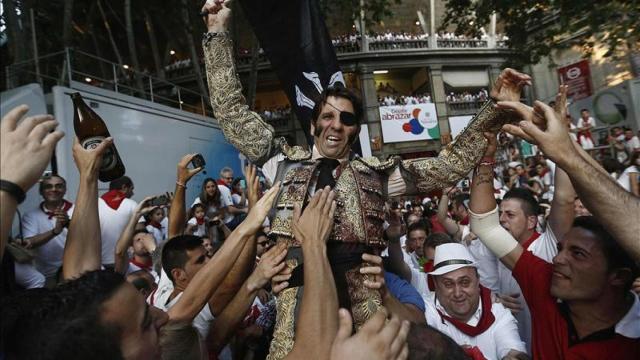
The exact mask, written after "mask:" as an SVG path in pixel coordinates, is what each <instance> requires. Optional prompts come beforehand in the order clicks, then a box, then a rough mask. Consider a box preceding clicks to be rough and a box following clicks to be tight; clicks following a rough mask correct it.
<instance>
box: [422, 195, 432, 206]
mask: <svg viewBox="0 0 640 360" xmlns="http://www.w3.org/2000/svg"><path fill="white" fill-rule="evenodd" d="M428 202H431V198H428V197H426V198H424V199H422V205H424V204H426V203H428Z"/></svg>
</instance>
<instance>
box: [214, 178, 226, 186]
mask: <svg viewBox="0 0 640 360" xmlns="http://www.w3.org/2000/svg"><path fill="white" fill-rule="evenodd" d="M216 184H218V185H222V186H226V187H229V185H227V183H226V182H224V180H222V179H218V180H216Z"/></svg>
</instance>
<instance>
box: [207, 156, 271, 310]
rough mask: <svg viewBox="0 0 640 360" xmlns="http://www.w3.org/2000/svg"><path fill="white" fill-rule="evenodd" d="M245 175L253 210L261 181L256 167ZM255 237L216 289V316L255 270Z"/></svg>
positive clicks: (214, 306)
mask: <svg viewBox="0 0 640 360" xmlns="http://www.w3.org/2000/svg"><path fill="white" fill-rule="evenodd" d="M245 173H246V174H247V185H248V188H247V191H249V199H250V200H249V203H250V204H249V205H250V208H253V207H254V206H255V204H256V203H257V202H258V198H259V191H260V180H259V178H258V176H257V175H256V173H257V170H256V167H255V166H253V165H249V166H247V168H246V169H245ZM263 220H264V219H263ZM222 226H223V229H227V231H229V230H228V228H227V227H226V226H224V225H222ZM254 235H255V234H254ZM254 235H252V236H250V237H249V238H247V240H246V241H245V242H244V245H243V247H242V252H241V253H240V255H239V256H237V257H235V258H234V259H233V260H231V261H232V262H233V265H232V266H231V270H229V273H228V274H227V276H226V277H225V279H224V281H223V282H222V284H220V286H219V287H218V288H217V289H216V291H215V293H214V294H213V296H212V298H211V301H210V302H209V304H210V305H211V312H212V313H213V315H214V316H217V315H218V314H220V313H221V312H222V311H223V309H225V308H226V307H227V305H228V304H229V302H230V301H231V300H232V299H233V298H234V296H235V294H236V293H237V292H238V290H240V289H241V288H242V284H243V283H244V282H245V280H246V279H247V278H248V277H249V275H250V274H251V271H252V270H253V267H254V264H255V259H256V250H257V244H256V237H255V236H254ZM227 236H229V234H225V238H226V237H227Z"/></svg>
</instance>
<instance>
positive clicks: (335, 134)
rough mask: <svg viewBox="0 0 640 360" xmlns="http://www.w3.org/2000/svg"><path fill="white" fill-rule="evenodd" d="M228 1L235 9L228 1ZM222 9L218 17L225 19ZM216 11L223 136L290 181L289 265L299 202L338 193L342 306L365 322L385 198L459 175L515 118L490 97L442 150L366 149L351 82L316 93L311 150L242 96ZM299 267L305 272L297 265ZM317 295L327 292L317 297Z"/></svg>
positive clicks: (282, 339) (286, 297)
mask: <svg viewBox="0 0 640 360" xmlns="http://www.w3.org/2000/svg"><path fill="white" fill-rule="evenodd" d="M227 10H228V9H227ZM216 15H217V17H218V18H216ZM216 15H211V14H210V15H209V20H208V23H207V25H208V28H209V32H208V33H207V34H205V36H204V39H203V44H202V47H203V49H204V56H205V64H206V72H207V80H208V84H209V92H210V97H211V105H212V107H213V112H214V116H215V118H216V119H217V120H218V122H219V124H220V126H221V128H222V130H223V132H224V136H225V138H226V139H227V141H229V142H230V143H231V144H233V145H234V146H235V147H236V148H237V149H238V150H239V151H240V152H241V153H242V154H244V155H245V156H246V157H247V158H248V159H249V160H250V161H251V162H252V163H254V164H256V165H258V166H262V171H263V173H264V175H265V177H266V178H267V179H268V180H269V181H270V182H271V183H272V184H274V183H275V182H276V181H280V182H281V185H282V189H281V191H280V194H279V195H278V197H277V200H276V201H275V203H274V209H273V212H272V213H273V215H272V219H271V234H270V236H273V237H275V238H276V239H277V241H278V242H286V243H287V244H288V247H289V251H288V254H287V264H288V265H289V266H290V267H292V268H294V270H293V274H294V275H295V274H296V268H298V267H299V268H298V270H301V269H302V266H300V265H301V264H302V262H303V261H304V259H303V258H302V251H301V249H300V243H299V242H298V241H297V240H296V239H295V238H294V237H293V235H292V229H291V222H292V214H293V208H294V205H296V204H297V205H298V206H300V207H304V204H305V203H306V201H307V200H308V199H309V198H310V196H312V195H313V193H314V191H315V189H319V188H323V187H325V186H330V187H332V188H333V191H334V192H335V199H336V204H337V207H336V212H335V223H334V228H333V230H332V233H331V236H330V238H329V241H328V244H327V256H328V258H329V262H330V263H331V266H332V270H333V272H334V278H335V282H336V289H337V292H338V298H339V299H338V300H339V304H340V307H344V308H347V309H350V310H351V313H352V316H353V319H354V324H355V328H356V329H357V328H358V327H359V326H361V325H362V324H363V323H364V322H365V321H366V320H367V319H368V318H369V317H370V316H371V315H372V314H374V313H375V312H376V311H377V309H378V308H379V307H380V306H382V300H381V297H380V294H379V293H378V291H377V290H372V289H369V288H367V287H365V286H364V280H366V277H367V276H368V275H363V274H360V273H359V269H360V268H361V267H362V266H365V264H363V262H362V260H361V255H362V254H363V253H372V254H379V253H380V252H381V251H382V250H383V249H384V248H385V247H386V242H385V240H384V239H383V223H384V220H385V218H384V211H383V208H384V205H385V201H386V200H387V199H388V198H389V197H393V196H400V195H413V194H425V193H428V192H431V191H433V190H438V189H441V188H444V187H447V186H451V185H452V184H455V183H457V182H458V181H459V180H460V179H461V178H463V177H465V176H466V175H467V174H469V172H470V171H471V170H472V169H473V168H474V167H475V166H476V164H477V163H478V162H479V161H480V159H481V157H482V154H484V151H485V147H486V144H487V143H486V139H485V137H484V135H483V133H484V132H493V133H496V132H497V131H498V130H499V129H500V128H501V126H502V125H503V124H504V123H505V122H507V121H509V119H511V118H512V116H510V115H509V114H507V113H505V112H504V111H503V110H498V109H496V108H495V106H494V105H495V102H494V100H490V101H488V102H487V103H486V104H484V106H482V108H481V109H480V111H479V112H478V114H477V115H476V116H474V118H473V119H472V120H471V122H470V124H469V126H468V127H467V128H466V129H465V130H464V131H463V132H462V133H461V134H460V135H459V136H458V137H457V138H456V139H455V141H454V142H452V143H450V144H449V145H447V146H446V147H444V148H443V149H442V151H440V154H439V155H438V157H435V158H423V159H412V160H402V159H400V157H398V156H396V157H391V158H389V159H387V160H385V161H380V160H379V159H377V158H375V157H373V158H363V157H359V156H357V155H355V154H354V153H352V152H351V151H350V149H351V144H352V143H353V142H354V141H355V139H356V138H357V136H358V133H359V131H360V122H361V119H362V115H363V110H362V105H361V103H360V101H359V100H358V98H357V97H356V96H354V95H353V93H352V92H351V91H350V90H348V89H345V88H343V87H330V88H328V89H325V90H324V91H323V93H322V94H321V97H320V99H318V101H317V102H316V105H315V108H314V110H313V117H312V119H311V129H310V130H311V134H313V139H314V144H313V147H312V148H311V149H310V150H307V149H304V148H302V147H299V146H289V145H288V144H287V143H286V141H285V140H284V139H283V138H277V137H275V136H274V129H273V127H272V126H271V125H269V124H268V123H267V122H265V121H264V120H263V119H262V118H261V117H260V115H258V114H257V113H255V112H252V111H250V110H249V108H248V107H247V105H246V104H245V99H244V97H243V95H242V88H241V84H240V80H239V78H238V76H237V74H236V68H235V64H234V62H233V45H232V41H231V39H230V37H229V34H228V33H227V32H226V22H227V20H226V19H220V18H219V17H221V16H227V17H228V16H229V11H226V13H225V14H222V12H219V13H218V14H216ZM520 76H524V75H523V74H519V73H517V72H515V71H513V70H505V71H504V72H503V73H502V74H501V75H500V77H499V78H498V81H497V82H496V86H494V89H493V91H492V96H493V97H494V98H497V99H500V100H513V99H515V100H518V99H519V96H520V90H521V88H522V85H523V82H526V80H525V78H522V77H520ZM298 273H300V271H298ZM295 278H298V279H302V276H297V277H296V276H292V278H291V281H289V283H290V287H289V288H287V289H285V290H283V291H282V292H280V294H278V298H277V317H276V325H275V331H274V338H273V341H272V343H271V348H270V354H269V358H270V359H281V358H284V357H285V356H286V355H287V354H288V353H289V352H290V351H291V349H292V348H293V343H294V339H295V320H296V314H297V308H298V306H299V304H300V300H301V296H302V289H303V285H302V283H301V280H300V281H296V280H295ZM318 301H322V300H321V299H318Z"/></svg>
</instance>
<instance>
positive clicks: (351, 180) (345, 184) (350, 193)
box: [332, 166, 366, 242]
mask: <svg viewBox="0 0 640 360" xmlns="http://www.w3.org/2000/svg"><path fill="white" fill-rule="evenodd" d="M333 190H334V191H335V193H336V203H337V204H341V206H336V213H335V218H336V219H339V220H340V221H339V222H336V223H335V224H334V225H333V236H332V239H333V240H336V241H345V242H364V241H365V239H366V237H365V233H364V224H363V222H362V215H361V214H360V199H359V197H358V188H357V185H356V180H355V177H354V173H353V169H352V168H351V166H345V167H344V170H343V171H342V174H340V177H339V178H338V180H337V181H336V186H335V187H334V189H333Z"/></svg>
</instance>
